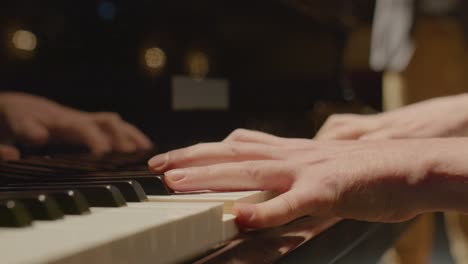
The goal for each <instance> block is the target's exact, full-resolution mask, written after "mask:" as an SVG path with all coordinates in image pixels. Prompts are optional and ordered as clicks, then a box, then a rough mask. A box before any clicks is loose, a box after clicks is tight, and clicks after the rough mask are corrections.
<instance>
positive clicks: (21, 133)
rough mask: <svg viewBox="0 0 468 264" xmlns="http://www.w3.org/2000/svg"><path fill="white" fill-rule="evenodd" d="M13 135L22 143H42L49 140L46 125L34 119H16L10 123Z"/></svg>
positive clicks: (38, 144)
mask: <svg viewBox="0 0 468 264" xmlns="http://www.w3.org/2000/svg"><path fill="white" fill-rule="evenodd" d="M12 133H13V136H14V137H15V138H16V139H18V140H19V141H20V142H22V143H26V144H32V145H37V146H40V145H44V144H46V143H47V142H48V141H49V131H48V129H47V127H46V126H44V125H43V124H41V123H39V122H36V121H34V120H28V119H26V120H18V121H16V122H15V123H13V125H12Z"/></svg>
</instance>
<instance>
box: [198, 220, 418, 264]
mask: <svg viewBox="0 0 468 264" xmlns="http://www.w3.org/2000/svg"><path fill="white" fill-rule="evenodd" d="M409 224H410V223H409V222H408V223H399V224H383V223H368V222H360V221H353V220H342V221H339V220H337V219H330V220H319V219H314V218H311V217H307V218H302V219H299V220H297V221H295V222H293V223H290V224H288V225H284V226H281V227H277V228H273V229H268V230H263V231H255V232H250V233H246V234H242V235H240V236H239V237H238V238H237V239H235V240H233V241H232V242H230V243H229V244H227V245H226V246H225V247H223V248H222V249H219V250H217V251H215V252H213V253H211V254H209V255H207V256H205V257H204V258H202V259H200V260H197V261H195V262H194V263H197V264H212V263H236V264H244V263H245V264H247V263H264V264H266V263H284V264H288V263H340V264H341V263H360V264H361V263H377V262H378V260H379V259H380V257H381V256H382V254H383V253H384V252H385V250H386V249H388V248H389V247H390V246H391V245H392V243H393V242H394V241H395V240H396V239H397V238H398V237H399V235H400V234H401V232H402V231H403V230H404V229H405V227H407V226H408V225H409Z"/></svg>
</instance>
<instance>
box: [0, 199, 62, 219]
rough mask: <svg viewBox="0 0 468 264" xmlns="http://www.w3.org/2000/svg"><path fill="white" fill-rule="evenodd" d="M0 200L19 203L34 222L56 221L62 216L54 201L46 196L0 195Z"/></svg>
mask: <svg viewBox="0 0 468 264" xmlns="http://www.w3.org/2000/svg"><path fill="white" fill-rule="evenodd" d="M0 199H2V200H4V199H15V200H17V201H20V202H21V203H22V204H23V205H24V206H25V207H26V209H27V210H28V212H29V213H30V214H31V216H32V218H33V219H34V220H57V219H61V218H63V216H64V214H63V212H62V210H60V207H59V205H58V204H57V202H56V201H55V199H54V198H52V197H50V196H49V195H46V194H27V193H21V192H18V193H16V192H15V193H13V192H10V193H0Z"/></svg>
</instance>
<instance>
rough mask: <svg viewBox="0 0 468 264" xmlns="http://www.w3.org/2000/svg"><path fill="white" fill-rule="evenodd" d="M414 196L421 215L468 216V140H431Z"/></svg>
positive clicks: (424, 156) (424, 155)
mask: <svg viewBox="0 0 468 264" xmlns="http://www.w3.org/2000/svg"><path fill="white" fill-rule="evenodd" d="M427 143H428V144H430V150H428V151H426V152H425V153H424V154H421V155H422V156H423V158H422V163H421V166H419V167H420V168H421V171H420V172H421V174H420V175H422V177H421V178H420V180H419V181H418V182H417V183H415V186H414V187H415V188H414V190H415V191H414V192H413V195H415V196H417V197H414V199H415V200H417V201H418V207H419V209H421V212H436V211H458V212H465V213H468V161H467V157H468V139H467V138H451V139H431V142H427Z"/></svg>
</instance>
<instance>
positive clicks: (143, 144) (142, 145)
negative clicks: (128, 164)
mask: <svg viewBox="0 0 468 264" xmlns="http://www.w3.org/2000/svg"><path fill="white" fill-rule="evenodd" d="M123 128H124V129H125V130H126V132H127V135H128V136H129V137H130V139H131V140H133V142H134V143H135V144H136V146H137V149H138V150H149V149H152V148H153V143H152V142H151V140H150V139H149V138H148V137H147V136H146V135H145V134H143V133H142V132H141V131H140V130H139V129H138V128H136V127H135V126H133V125H132V124H129V123H127V122H125V121H124V122H123Z"/></svg>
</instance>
